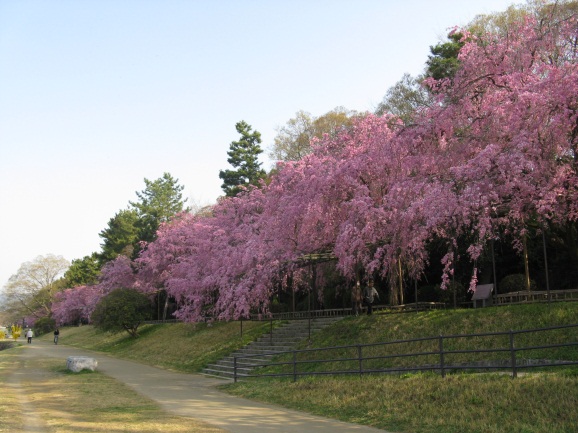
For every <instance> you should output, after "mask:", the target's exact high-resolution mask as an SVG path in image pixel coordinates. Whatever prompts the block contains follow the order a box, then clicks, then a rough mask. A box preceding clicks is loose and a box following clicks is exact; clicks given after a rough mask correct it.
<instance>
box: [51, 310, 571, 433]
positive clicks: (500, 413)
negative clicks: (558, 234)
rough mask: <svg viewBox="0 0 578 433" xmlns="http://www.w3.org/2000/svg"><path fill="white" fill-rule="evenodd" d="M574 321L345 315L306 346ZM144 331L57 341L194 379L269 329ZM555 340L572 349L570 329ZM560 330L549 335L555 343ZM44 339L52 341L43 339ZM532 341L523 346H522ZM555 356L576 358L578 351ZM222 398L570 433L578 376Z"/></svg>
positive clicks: (467, 313) (418, 432) (320, 387)
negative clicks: (194, 374) (136, 335)
mask: <svg viewBox="0 0 578 433" xmlns="http://www.w3.org/2000/svg"><path fill="white" fill-rule="evenodd" d="M573 323H578V303H554V304H552V305H550V306H548V305H519V306H511V307H499V308H485V309H476V310H445V311H431V312H423V313H408V314H374V315H373V316H370V317H367V316H359V317H350V318H346V319H344V320H342V321H340V322H338V323H336V324H335V325H332V326H331V327H329V328H327V329H325V330H323V331H321V332H319V333H317V334H315V335H314V336H313V338H312V341H311V342H310V343H309V346H310V347H326V346H334V345H346V344H357V343H360V344H362V343H371V342H380V341H392V340H400V339H410V338H417V337H426V336H434V335H439V334H444V335H451V334H468V333H482V332H499V331H507V330H510V329H513V330H519V329H529V328H540V327H547V326H557V325H565V324H573ZM240 328H241V326H240V323H239V322H230V323H218V324H214V325H212V326H208V325H206V324H197V325H190V324H173V325H148V326H146V327H144V328H143V329H142V335H141V338H139V339H137V340H131V339H130V338H129V337H128V335H123V334H116V335H112V334H103V333H99V332H98V331H96V330H94V329H93V328H92V327H90V326H83V327H80V328H65V329H63V330H62V333H61V342H62V343H63V344H72V345H74V346H78V347H85V348H89V349H91V350H97V351H105V352H107V353H109V354H111V355H114V356H119V357H123V358H128V359H137V360H139V361H141V362H144V363H148V364H152V365H156V366H160V367H164V368H170V369H173V370H179V371H185V372H196V371H200V370H201V369H202V367H203V366H204V365H205V364H206V363H208V362H212V361H213V360H215V359H218V358H220V357H221V356H223V355H224V354H226V353H229V352H230V351H231V350H234V349H235V348H236V347H239V346H242V345H243V344H245V343H246V342H247V341H250V340H251V339H254V338H256V337H257V335H260V333H262V332H266V331H268V329H269V324H267V323H264V324H263V323H252V322H244V323H243V336H241V333H240ZM562 333H565V335H563V337H564V338H565V339H570V340H571V341H576V342H578V331H577V329H575V328H572V329H569V330H565V331H562ZM560 337H561V335H560V332H558V333H557V334H556V338H560ZM43 338H46V339H49V338H50V336H46V337H43ZM529 342H530V343H531V341H529ZM552 354H553V355H556V356H561V357H563V358H564V359H571V360H576V359H578V349H576V348H570V349H564V350H562V351H558V352H552ZM223 389H224V390H225V391H226V392H229V393H231V394H234V395H239V396H243V397H248V398H252V399H255V400H260V401H264V402H271V403H275V404H280V405H283V406H286V407H289V408H294V409H298V410H302V411H306V412H311V413H315V414H320V415H324V416H328V417H331V418H335V419H340V420H344V421H349V422H354V423H360V424H366V425H372V426H375V427H378V428H382V429H386V430H389V431H396V432H407V433H412V432H413V433H429V432H432V433H433V432H436V433H450V432H451V433H454V432H455V433H458V432H459V433H465V432H472V433H477V432H479V433H512V432H515V433H544V432H548V433H570V432H573V433H575V432H578V370H577V369H575V368H569V367H558V368H556V369H550V370H544V371H535V372H531V373H525V374H521V375H520V376H519V377H518V378H516V379H512V378H511V377H510V376H509V375H507V374H505V375H504V374H496V373H492V374H489V373H482V374H449V375H447V376H446V377H445V378H441V377H440V376H439V375H435V374H406V375H395V376H390V375H374V376H365V377H362V378H360V377H357V376H356V377H353V376H351V377H343V376H336V377H315V378H312V377H309V378H302V379H299V380H298V381H297V382H296V383H293V382H292V381H291V380H279V379H259V380H251V381H244V382H239V383H237V384H229V385H225V386H223Z"/></svg>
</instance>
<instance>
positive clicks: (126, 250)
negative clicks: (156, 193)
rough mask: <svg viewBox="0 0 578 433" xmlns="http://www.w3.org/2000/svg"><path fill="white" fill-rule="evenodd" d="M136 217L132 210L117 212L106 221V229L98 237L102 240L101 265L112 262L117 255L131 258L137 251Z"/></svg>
mask: <svg viewBox="0 0 578 433" xmlns="http://www.w3.org/2000/svg"><path fill="white" fill-rule="evenodd" d="M137 221H138V215H137V213H136V211H135V210H134V209H124V210H121V211H119V212H118V213H117V214H116V215H115V216H114V217H112V218H111V219H110V220H109V221H108V227H107V228H105V229H104V230H102V231H101V232H100V233H99V234H98V235H99V236H100V237H101V238H102V239H103V242H102V243H101V244H100V246H101V247H102V252H101V253H100V261H101V265H102V264H104V263H106V262H109V261H111V260H114V259H115V258H116V257H117V256H118V255H121V254H122V255H125V256H127V257H132V256H133V253H134V251H135V250H136V249H138V241H139V240H140V239H139V234H138V229H137Z"/></svg>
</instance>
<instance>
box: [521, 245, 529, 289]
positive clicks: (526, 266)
mask: <svg viewBox="0 0 578 433" xmlns="http://www.w3.org/2000/svg"><path fill="white" fill-rule="evenodd" d="M522 245H523V247H524V251H523V256H524V284H525V285H526V290H527V291H528V292H529V291H530V264H529V263H528V242H527V237H526V235H524V236H523V237H522Z"/></svg>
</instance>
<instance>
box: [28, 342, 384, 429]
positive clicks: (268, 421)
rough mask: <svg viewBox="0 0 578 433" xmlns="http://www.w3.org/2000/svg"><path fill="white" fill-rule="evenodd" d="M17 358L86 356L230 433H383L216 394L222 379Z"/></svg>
mask: <svg viewBox="0 0 578 433" xmlns="http://www.w3.org/2000/svg"><path fill="white" fill-rule="evenodd" d="M24 349H25V350H22V356H25V357H29V356H30V357H32V356H42V357H56V358H61V359H62V362H63V365H65V364H66V358H67V357H68V356H91V357H94V358H96V359H97V361H98V370H99V371H101V372H103V373H105V374H107V375H109V376H111V377H113V378H115V379H117V380H119V381H121V382H123V383H126V384H127V385H129V386H130V387H131V388H133V389H134V390H136V391H137V392H139V393H140V394H143V395H145V396H147V397H149V398H151V399H153V400H155V401H157V402H158V403H159V404H160V405H161V406H162V407H163V408H164V409H165V410H167V411H169V412H172V413H174V414H177V415H180V416H185V417H190V418H195V419H198V420H202V421H205V422H207V423H209V424H212V425H214V426H217V427H220V428H222V429H224V430H227V431H229V432H231V433H269V432H271V433H272V432H275V433H329V432H331V433H341V432H356V433H377V432H380V433H383V432H384V430H378V429H375V428H370V427H364V426H359V425H356V424H349V423H344V422H339V421H334V420H331V419H327V418H323V417H318V416H313V415H309V414H306V413H302V412H297V411H293V410H289V409H284V408H282V407H279V406H274V405H269V404H262V403H258V402H254V401H250V400H246V399H243V398H238V397H233V396H230V395H228V394H225V393H223V392H220V391H219V390H217V389H216V386H217V385H220V384H223V383H227V382H228V380H226V379H217V378H209V377H206V376H202V375H197V374H184V373H175V372H171V371H167V370H161V369H159V368H155V367H150V366H147V365H143V364H139V363H136V362H132V361H125V360H120V359H116V358H112V357H109V356H106V355H103V354H100V353H95V352H90V351H87V350H80V349H76V348H72V347H67V346H64V345H60V344H59V345H58V346H56V345H54V344H52V343H46V342H42V341H38V340H35V341H33V344H31V345H26V347H25V348H24Z"/></svg>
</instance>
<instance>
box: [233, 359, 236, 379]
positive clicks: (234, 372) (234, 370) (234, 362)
mask: <svg viewBox="0 0 578 433" xmlns="http://www.w3.org/2000/svg"><path fill="white" fill-rule="evenodd" d="M233 382H234V383H237V357H236V356H234V357H233Z"/></svg>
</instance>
